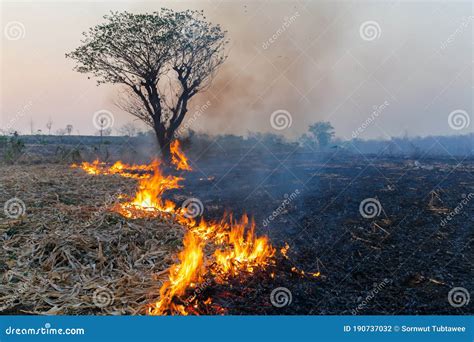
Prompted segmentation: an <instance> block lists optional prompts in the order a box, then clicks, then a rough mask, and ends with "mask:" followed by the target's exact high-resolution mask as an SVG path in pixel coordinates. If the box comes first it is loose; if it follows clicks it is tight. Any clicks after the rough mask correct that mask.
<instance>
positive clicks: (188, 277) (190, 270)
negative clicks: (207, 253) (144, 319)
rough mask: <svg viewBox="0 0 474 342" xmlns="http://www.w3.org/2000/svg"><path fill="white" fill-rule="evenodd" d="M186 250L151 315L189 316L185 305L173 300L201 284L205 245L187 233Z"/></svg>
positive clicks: (154, 305)
mask: <svg viewBox="0 0 474 342" xmlns="http://www.w3.org/2000/svg"><path fill="white" fill-rule="evenodd" d="M183 244H184V248H183V250H182V251H181V252H180V253H179V255H178V259H179V263H177V264H174V265H173V266H171V268H170V272H169V279H168V280H167V281H165V282H164V283H163V285H162V287H161V289H160V300H159V301H158V302H156V303H155V304H153V305H152V306H151V307H150V308H149V309H148V313H149V314H150V315H164V314H168V313H171V314H172V313H179V314H182V315H187V311H186V307H185V306H184V305H183V304H175V303H174V302H173V299H175V298H176V297H179V296H182V295H184V294H185V292H186V290H187V289H188V287H189V286H192V285H193V284H196V283H199V282H200V281H201V280H202V278H201V277H202V274H203V260H204V253H203V244H202V242H201V240H200V239H199V238H198V237H197V236H196V235H194V234H193V233H192V232H187V233H186V235H185V236H184V240H183Z"/></svg>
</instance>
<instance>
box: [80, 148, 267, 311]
mask: <svg viewBox="0 0 474 342" xmlns="http://www.w3.org/2000/svg"><path fill="white" fill-rule="evenodd" d="M172 151H174V152H173V164H174V165H175V167H176V168H177V169H178V170H189V169H190V167H189V164H188V161H187V158H186V157H185V156H184V154H182V152H181V151H180V148H179V143H176V144H172ZM81 168H82V169H83V170H84V171H86V172H87V173H89V174H92V175H98V174H118V175H121V176H124V177H130V175H131V174H133V175H136V177H133V178H139V184H138V188H137V192H136V194H135V196H134V198H133V199H132V200H130V201H129V202H125V203H120V204H117V205H115V207H113V208H112V210H114V211H116V212H118V213H120V214H121V215H123V216H124V217H127V218H143V217H156V216H159V215H168V216H169V217H173V218H174V219H175V220H176V222H177V223H179V224H181V225H182V226H184V227H186V228H187V232H186V234H185V236H184V239H183V246H184V247H183V249H182V251H181V252H180V253H179V255H178V262H177V263H176V264H174V265H172V266H171V267H170V269H169V278H168V280H167V281H165V282H164V283H163V285H162V287H161V289H160V299H159V300H158V301H157V302H156V303H154V304H152V305H150V306H149V307H148V313H149V314H150V315H164V314H181V315H187V314H189V313H198V312H197V311H196V310H194V309H193V303H191V302H189V300H183V298H182V297H183V296H184V295H185V294H186V292H187V291H188V290H190V289H192V288H194V287H196V286H197V284H199V283H201V282H202V281H203V279H209V278H213V279H215V281H216V282H222V281H225V280H226V279H229V278H230V277H237V276H240V275H245V274H251V273H254V272H255V270H256V269H257V268H260V269H264V268H265V267H266V266H268V265H270V264H273V263H274V258H273V257H274V255H275V249H274V248H273V247H272V245H271V244H270V242H269V240H268V238H267V237H265V236H263V237H258V236H257V235H256V234H255V223H254V221H253V220H251V221H249V219H248V217H247V216H246V215H244V216H243V217H242V218H241V220H240V221H239V220H236V219H234V218H233V216H232V215H231V214H230V215H226V214H224V217H223V218H222V219H221V220H220V221H206V220H205V219H204V218H201V219H198V220H196V219H194V218H190V217H188V216H189V215H187V213H186V208H181V207H178V206H177V205H176V204H175V203H173V202H172V201H169V200H164V199H163V194H164V192H165V191H167V190H171V189H177V188H181V187H182V186H181V185H180V184H179V182H180V181H181V180H183V178H181V177H177V176H172V175H169V176H165V175H164V174H163V172H162V170H161V169H160V163H159V162H158V161H156V160H155V161H153V162H152V163H151V164H150V165H128V164H123V163H122V162H120V161H119V162H116V163H115V164H114V165H112V166H111V167H107V166H106V164H105V163H102V162H99V161H98V160H96V161H94V162H93V163H90V164H89V163H82V164H81ZM136 171H145V172H148V173H149V172H153V173H152V174H151V175H149V174H147V175H146V176H144V175H143V174H135V173H134V172H136ZM170 214H172V215H170ZM205 248H206V253H204V249H205ZM193 300H195V298H194V299H193ZM211 303H212V300H211V299H210V298H208V299H207V300H205V301H204V302H203V304H204V305H211ZM195 304H196V303H194V306H195Z"/></svg>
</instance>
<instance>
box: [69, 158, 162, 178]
mask: <svg viewBox="0 0 474 342" xmlns="http://www.w3.org/2000/svg"><path fill="white" fill-rule="evenodd" d="M71 167H78V165H76V164H72V165H71ZM79 167H80V168H81V169H83V170H84V171H86V172H87V173H88V174H90V175H115V174H117V175H120V176H122V177H127V178H137V179H140V178H147V177H149V176H150V172H151V171H153V164H150V165H135V164H133V165H130V164H125V163H122V162H121V161H120V160H119V161H117V162H115V164H113V165H112V166H110V167H108V166H107V165H106V163H105V162H100V161H99V160H98V159H96V160H94V161H93V162H92V163H88V162H82V163H81V164H80V165H79Z"/></svg>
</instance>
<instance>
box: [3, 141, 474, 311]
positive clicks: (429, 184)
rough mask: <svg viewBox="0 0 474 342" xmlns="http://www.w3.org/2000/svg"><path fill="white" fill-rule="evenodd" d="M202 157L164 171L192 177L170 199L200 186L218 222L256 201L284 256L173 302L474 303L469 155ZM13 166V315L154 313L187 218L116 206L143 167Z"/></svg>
mask: <svg viewBox="0 0 474 342" xmlns="http://www.w3.org/2000/svg"><path fill="white" fill-rule="evenodd" d="M26 159H28V160H30V161H31V160H32V158H31V155H30V156H29V157H28V158H26ZM112 159H114V156H112ZM189 160H190V164H191V166H192V168H193V170H192V171H177V170H168V169H166V170H165V171H166V173H169V174H172V175H175V176H176V177H182V178H183V180H182V185H183V187H182V188H177V189H170V190H168V191H166V192H165V193H164V194H163V198H164V199H166V200H170V201H172V202H173V203H176V204H177V206H181V205H182V203H183V202H186V200H187V199H190V198H194V199H198V200H199V201H200V202H201V203H202V211H201V212H200V215H201V216H203V217H205V218H206V219H208V220H219V219H220V218H221V217H222V216H223V214H224V213H232V215H233V217H236V218H239V217H241V216H242V215H244V214H248V215H249V216H250V217H253V219H254V221H255V230H256V234H257V235H258V236H267V237H268V241H269V242H270V243H271V245H273V247H274V249H275V255H274V258H273V261H272V262H269V263H266V264H265V265H264V266H265V267H261V268H258V267H257V268H251V271H250V272H249V269H247V270H246V271H243V272H241V273H239V274H238V275H235V274H234V275H233V276H229V277H226V278H225V279H219V278H218V277H215V276H213V275H212V274H205V275H203V276H202V277H201V278H200V279H199V281H196V282H195V283H194V284H193V285H192V286H191V287H190V288H187V289H186V290H185V291H184V292H183V293H182V294H179V295H177V296H176V298H174V299H173V301H174V302H175V303H176V304H180V305H183V307H186V314H201V315H206V314H211V315H215V314H232V315H280V314H286V315H296V314H299V315H335V314H342V315H358V314H360V315H363V314H369V315H371V314H414V315H417V314H454V315H456V314H472V313H473V312H474V310H473V304H472V302H471V303H469V304H468V305H465V306H463V307H458V308H456V307H453V306H452V305H450V303H449V302H448V293H449V291H450V290H451V289H452V288H454V287H464V288H471V287H472V285H473V283H472V279H473V271H472V270H473V267H472V266H473V265H472V260H473V259H474V258H473V256H474V255H473V241H474V239H473V237H474V236H473V230H472V227H473V225H474V215H473V214H474V207H473V204H472V203H470V201H471V198H472V197H473V195H472V193H473V192H474V179H473V171H474V164H473V160H472V159H463V158H458V159H456V158H454V157H453V158H445V157H432V156H431V157H430V156H425V157H423V156H421V157H417V158H409V157H403V156H387V155H383V154H382V155H354V154H349V153H345V152H344V151H338V150H334V151H328V152H325V153H320V152H314V151H308V150H303V149H300V148H291V149H286V150H282V149H271V148H266V147H265V146H259V148H258V149H247V150H245V149H244V150H242V149H229V150H226V151H218V152H215V153H212V152H210V153H206V155H205V156H203V155H200V154H198V153H195V152H193V151H189ZM111 162H113V160H112V161H111ZM0 179H1V183H2V188H1V193H0V200H1V203H7V202H8V201H9V200H11V199H14V198H16V199H20V200H21V201H22V203H24V212H23V213H22V215H21V216H19V217H13V218H12V217H7V216H5V215H3V216H2V217H1V219H0V237H1V244H2V249H1V253H0V265H1V266H0V277H1V279H2V284H1V286H0V298H2V307H1V308H2V311H1V313H2V314H24V313H27V314H45V313H46V314H146V313H147V308H149V306H150V304H152V303H154V302H156V301H158V300H159V299H160V289H161V288H162V287H163V284H164V283H165V282H166V279H167V276H168V273H169V272H173V270H172V269H171V271H170V267H171V266H172V265H173V263H176V260H177V258H178V256H177V255H178V253H180V251H181V250H182V249H183V236H184V235H185V234H186V228H185V227H183V225H182V224H179V223H177V222H176V220H174V217H173V216H170V215H162V216H158V217H144V218H143V217H141V218H127V217H124V216H123V215H120V214H118V213H117V212H114V211H113V210H111V208H112V207H113V206H114V205H115V204H116V203H120V202H123V196H124V195H125V196H127V195H128V196H133V194H134V192H135V189H136V188H137V182H138V181H137V179H133V178H124V177H120V176H118V175H90V174H87V173H85V172H84V171H83V170H81V169H80V168H71V166H70V163H57V162H54V163H53V162H46V161H43V162H40V161H37V162H35V163H31V162H29V163H28V162H25V161H21V160H20V161H19V162H18V163H16V164H14V165H2V166H1V167H0ZM20 209H21V208H20ZM448 217H449V219H448ZM282 249H283V250H285V252H284V253H282V252H281V251H282ZM206 253H207V254H209V253H212V251H209V250H208V249H207V247H206V248H205V249H204V254H206ZM210 267H212V265H211V266H210ZM303 272H304V273H303ZM282 288H283V289H284V291H286V292H285V293H284V294H283V295H282V296H286V297H285V298H284V302H283V303H281V302H279V299H278V297H277V299H275V297H274V295H273V293H274V291H278V290H279V289H282ZM280 304H284V305H280ZM166 313H173V312H165V314H166Z"/></svg>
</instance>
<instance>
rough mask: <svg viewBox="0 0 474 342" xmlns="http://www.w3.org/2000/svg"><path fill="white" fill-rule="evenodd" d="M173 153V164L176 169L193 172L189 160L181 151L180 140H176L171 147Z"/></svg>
mask: <svg viewBox="0 0 474 342" xmlns="http://www.w3.org/2000/svg"><path fill="white" fill-rule="evenodd" d="M170 151H171V163H172V164H173V165H174V166H175V167H176V169H177V170H184V171H192V168H191V166H189V161H188V158H187V157H186V156H185V155H184V153H183V152H182V151H181V146H180V145H179V140H177V139H176V140H174V141H173V142H172V143H171V145H170Z"/></svg>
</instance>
